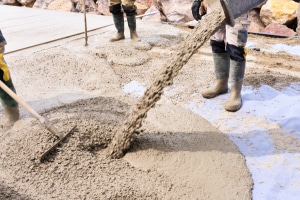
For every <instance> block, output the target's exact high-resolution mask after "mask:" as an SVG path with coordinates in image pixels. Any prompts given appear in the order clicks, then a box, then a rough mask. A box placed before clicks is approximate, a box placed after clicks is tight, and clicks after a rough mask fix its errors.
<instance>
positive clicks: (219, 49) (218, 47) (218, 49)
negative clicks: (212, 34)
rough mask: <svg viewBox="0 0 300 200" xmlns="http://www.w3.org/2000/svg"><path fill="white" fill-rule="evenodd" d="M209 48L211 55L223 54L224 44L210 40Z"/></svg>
mask: <svg viewBox="0 0 300 200" xmlns="http://www.w3.org/2000/svg"><path fill="white" fill-rule="evenodd" d="M210 46H211V49H212V52H213V53H225V52H226V50H225V42H224V41H216V40H210Z"/></svg>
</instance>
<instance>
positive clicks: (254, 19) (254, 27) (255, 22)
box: [248, 8, 265, 32]
mask: <svg viewBox="0 0 300 200" xmlns="http://www.w3.org/2000/svg"><path fill="white" fill-rule="evenodd" d="M259 13H260V9H258V8H255V9H252V10H250V11H249V14H248V18H249V20H250V21H251V24H250V26H249V29H248V30H249V31H253V32H261V31H262V30H264V28H265V25H264V23H263V22H262V21H261V19H260V17H259Z"/></svg>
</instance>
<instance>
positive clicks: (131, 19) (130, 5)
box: [122, 0, 140, 41]
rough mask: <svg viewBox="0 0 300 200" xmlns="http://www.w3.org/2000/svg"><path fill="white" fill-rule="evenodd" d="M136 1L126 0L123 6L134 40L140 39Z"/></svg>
mask: <svg viewBox="0 0 300 200" xmlns="http://www.w3.org/2000/svg"><path fill="white" fill-rule="evenodd" d="M134 2H135V0H124V1H123V5H122V7H123V10H124V12H125V13H126V16H127V22H128V27H129V29H130V38H131V39H132V40H133V41H140V38H139V37H138V35H137V33H136V18H135V17H136V5H134Z"/></svg>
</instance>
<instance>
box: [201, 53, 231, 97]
mask: <svg viewBox="0 0 300 200" xmlns="http://www.w3.org/2000/svg"><path fill="white" fill-rule="evenodd" d="M213 60H214V66H215V75H216V80H215V84H214V85H213V86H212V87H210V88H208V89H207V90H205V91H204V92H202V96H203V97H204V98H207V99H210V98H214V97H216V96H217V95H220V94H224V93H227V92H228V77H229V66H230V59H229V55H228V53H213Z"/></svg>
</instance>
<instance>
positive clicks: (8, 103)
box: [0, 30, 19, 128]
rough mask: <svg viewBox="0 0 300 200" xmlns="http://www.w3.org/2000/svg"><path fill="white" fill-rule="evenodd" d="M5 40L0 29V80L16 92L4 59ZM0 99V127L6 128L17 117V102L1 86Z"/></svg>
mask: <svg viewBox="0 0 300 200" xmlns="http://www.w3.org/2000/svg"><path fill="white" fill-rule="evenodd" d="M5 45H6V41H5V38H4V37H3V35H2V32H1V30H0V80H1V81H2V82H3V83H4V84H5V85H6V86H7V87H8V88H10V89H11V90H12V91H14V92H16V90H15V87H14V85H13V82H12V80H11V76H10V73H9V70H8V67H7V64H6V62H5V60H4V57H3V54H4V51H5ZM0 101H1V104H2V106H3V107H4V117H5V119H4V120H1V121H0V128H8V127H10V126H12V125H13V124H14V123H15V122H16V121H17V120H18V119H19V107H18V103H17V102H16V101H15V100H14V99H12V98H11V97H10V96H9V95H8V94H7V93H6V92H5V91H4V90H3V89H2V88H0Z"/></svg>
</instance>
